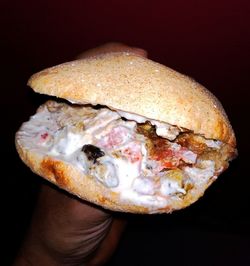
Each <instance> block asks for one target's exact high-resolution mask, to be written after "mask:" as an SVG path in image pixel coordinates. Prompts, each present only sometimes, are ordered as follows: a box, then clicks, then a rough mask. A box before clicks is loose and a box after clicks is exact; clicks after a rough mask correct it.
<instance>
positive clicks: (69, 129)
mask: <svg viewBox="0 0 250 266" xmlns="http://www.w3.org/2000/svg"><path fill="white" fill-rule="evenodd" d="M48 109H49V110H48ZM62 109H63V110H62ZM121 116H122V117H125V118H126V119H128V120H129V121H124V120H122V119H121ZM146 121H150V123H152V124H153V125H155V126H156V133H157V134H158V135H159V136H162V137H166V138H168V139H170V140H171V139H175V138H176V136H177V135H178V134H179V132H180V130H179V129H178V128H177V127H173V126H171V125H168V124H165V123H160V122H158V121H154V120H148V119H146V118H144V117H142V116H138V115H134V114H130V113H125V112H122V111H117V112H115V111H111V110H110V109H107V108H101V109H93V108H91V107H71V106H68V105H66V104H58V103H56V102H52V101H50V102H49V103H47V104H45V105H43V107H41V108H40V110H39V112H38V113H37V114H35V115H34V116H32V117H31V118H30V120H29V121H28V122H26V123H24V124H23V125H22V127H21V129H20V131H19V133H18V134H19V136H18V138H19V139H22V141H24V142H25V145H26V146H27V147H28V148H29V149H33V150H36V152H40V153H42V154H48V155H51V156H53V157H56V158H58V159H60V160H63V161H66V162H68V163H71V164H74V165H75V166H77V167H78V168H79V169H80V170H81V171H83V173H84V174H87V175H91V176H93V178H96V180H97V181H98V182H100V183H102V184H103V185H104V186H106V187H109V188H110V189H111V190H113V191H114V192H119V193H120V196H121V199H122V200H124V201H128V202H134V203H136V204H138V205H143V206H147V207H152V208H154V207H164V206H166V204H167V197H168V196H171V195H175V194H176V193H181V194H183V195H184V194H186V191H185V189H184V188H183V187H182V185H181V184H180V182H178V181H175V180H172V179H170V178H169V179H168V178H167V175H165V176H164V178H162V177H161V176H162V175H163V174H162V173H159V171H160V170H161V168H160V165H159V162H157V161H154V160H152V159H150V158H148V154H147V149H146V143H145V137H144V136H143V135H140V134H138V133H136V122H137V123H143V122H146ZM208 144H209V145H210V147H219V145H220V143H216V142H214V143H212V142H209V143H208ZM91 145H92V148H93V145H94V147H97V149H99V151H98V152H99V153H100V155H99V157H97V158H94V159H93V158H90V157H91V155H89V154H88V153H87V152H86V151H84V152H83V147H86V146H91ZM172 146H173V147H172V149H173V150H176V151H179V150H180V145H178V144H176V143H173V144H172ZM88 148H89V147H88ZM90 148H91V147H90ZM88 156H89V157H88ZM181 156H182V157H183V158H182V159H183V160H184V161H185V162H187V163H194V162H195V161H196V157H197V156H196V154H194V153H193V152H191V151H188V150H187V151H184V152H183V151H182V154H181ZM184 172H185V173H186V174H187V175H188V176H189V177H190V179H191V180H192V182H194V183H195V182H198V183H199V182H204V180H207V179H209V178H210V177H212V176H213V175H214V172H215V170H214V162H212V161H204V162H202V163H201V167H200V168H197V167H188V166H186V167H184ZM160 195H162V196H160Z"/></svg>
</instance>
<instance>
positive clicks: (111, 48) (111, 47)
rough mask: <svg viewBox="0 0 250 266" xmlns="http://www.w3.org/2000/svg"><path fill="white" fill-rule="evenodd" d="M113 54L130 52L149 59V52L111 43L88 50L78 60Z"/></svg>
mask: <svg viewBox="0 0 250 266" xmlns="http://www.w3.org/2000/svg"><path fill="white" fill-rule="evenodd" d="M111 52H128V53H133V54H136V55H139V56H142V57H147V51H146V50H144V49H141V48H138V47H131V46H128V45H126V44H123V43H118V42H110V43H106V44H103V45H100V46H98V47H96V48H93V49H90V50H87V51H85V52H83V53H81V54H79V55H78V56H77V57H76V59H83V58H87V57H91V56H96V55H99V54H105V53H111Z"/></svg>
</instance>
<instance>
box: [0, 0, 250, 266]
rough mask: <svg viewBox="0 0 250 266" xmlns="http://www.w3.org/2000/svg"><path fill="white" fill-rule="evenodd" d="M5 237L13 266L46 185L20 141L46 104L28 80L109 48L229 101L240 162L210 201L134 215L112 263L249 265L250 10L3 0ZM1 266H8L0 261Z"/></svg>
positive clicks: (241, 5) (191, 4)
mask: <svg viewBox="0 0 250 266" xmlns="http://www.w3.org/2000/svg"><path fill="white" fill-rule="evenodd" d="M0 30H1V31H0V33H1V35H0V52H1V61H0V66H1V110H0V114H1V137H2V139H1V140H2V141H1V148H2V149H1V151H2V152H1V157H2V158H1V176H2V178H1V196H2V201H1V202H2V208H1V220H2V226H1V232H2V234H1V235H2V236H1V240H2V243H3V246H2V247H4V248H2V251H3V254H2V256H1V257H2V262H3V265H8V264H10V262H11V261H12V259H13V257H14V256H15V253H16V251H17V249H18V246H19V245H20V241H21V239H22V237H23V234H24V232H25V229H26V228H27V226H28V223H29V220H30V216H31V213H32V209H33V207H34V205H35V199H36V194H37V190H38V187H39V184H40V182H41V179H40V178H39V177H37V176H35V175H34V174H32V173H31V172H30V170H29V169H28V168H27V167H26V166H25V165H24V164H22V162H21V161H20V159H19V158H18V156H17V153H16V151H15V146H14V134H15V132H16V131H17V130H18V128H19V126H20V125H21V123H22V122H23V121H25V120H27V119H28V117H29V116H30V115H31V114H33V113H34V112H35V110H36V108H37V107H38V106H39V104H41V103H43V102H44V101H45V98H46V97H42V96H40V95H35V94H34V93H33V92H32V91H31V90H30V89H29V88H28V87H27V86H26V82H27V79H28V78H29V76H30V75H31V74H33V73H34V72H36V71H38V70H41V69H43V68H45V67H48V66H51V65H55V64H57V63H61V62H64V61H67V60H71V59H72V58H73V57H74V56H75V55H77V54H78V53H80V52H82V51H84V50H86V49H88V48H92V47H95V46H97V45H100V44H102V43H105V42H108V41H120V42H124V43H126V44H129V45H133V46H138V47H142V48H144V49H146V50H147V51H148V52H149V56H150V58H152V59H153V60H156V61H159V62H161V63H163V64H166V65H168V66H170V67H172V68H174V69H176V70H178V71H180V72H183V73H185V74H187V75H190V76H192V77H194V78H195V79H196V80H197V81H199V82H200V83H202V84H203V85H204V86H206V87H207V88H209V89H210V90H211V91H212V92H213V93H214V94H215V95H216V96H217V97H218V98H219V99H220V101H221V102H222V104H223V106H224V108H225V110H226V112H227V113H228V116H229V118H230V120H231V122H232V125H233V128H234V129H235V132H236V137H237V141H238V150H239V157H238V158H237V159H236V160H235V161H233V162H232V164H231V166H230V168H229V169H228V170H227V171H226V172H225V173H224V174H223V175H221V176H220V178H219V179H218V181H217V182H215V183H214V184H213V185H212V187H211V188H209V189H208V190H207V192H206V194H205V196H204V197H203V198H201V199H200V200H199V201H198V202H197V203H195V204H193V205H192V206H191V207H189V208H187V209H185V210H182V211H178V212H175V213H173V214H171V215H153V216H140V215H127V218H128V219H129V221H130V223H129V226H128V228H127V231H126V233H125V234H124V236H123V239H122V240H121V243H120V246H119V248H118V250H117V252H116V253H115V255H114V257H113V258H112V260H111V261H110V264H109V265H190V266H191V265H197V266H198V265H216V266H217V265H240V266H241V265H250V238H249V226H250V218H249V216H250V215H249V212H250V196H249V195H250V192H249V191H250V188H249V185H250V181H249V180H250V176H249V172H248V164H249V161H248V159H249V154H248V151H249V138H248V134H249V132H248V124H249V105H250V102H249V89H250V86H249V85H250V74H249V72H250V68H249V66H250V64H249V61H250V4H248V1H247V0H245V1H244V0H238V1H230V0H227V1H226V0H221V1H215V0H210V1H208V0H203V1H194V0H190V1H180V0H177V1H157V0H155V1H142V0H140V1H139V0H138V1H136V0H134V1H132V0H128V1H111V0H106V1H96V0H92V1H80V0H78V1H59V0H55V1H49V0H44V1H27V0H23V1H1V2H0ZM0 264H1V265H2V263H0Z"/></svg>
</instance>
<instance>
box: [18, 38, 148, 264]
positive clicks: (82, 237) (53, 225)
mask: <svg viewBox="0 0 250 266" xmlns="http://www.w3.org/2000/svg"><path fill="white" fill-rule="evenodd" d="M113 51H115V52H118V51H125V52H132V53H135V54H138V55H140V56H143V57H146V56H147V53H146V51H144V50H142V49H139V48H134V47H129V46H126V45H124V44H121V43H107V44H104V45H102V46H99V47H97V48H94V49H91V50H88V51H86V52H84V53H82V54H80V55H79V56H78V57H77V58H86V57H89V56H94V55H97V54H103V53H107V52H113ZM125 225H126V221H125V219H123V218H121V217H118V215H117V214H116V213H112V212H110V211H107V210H104V209H102V208H99V207H97V206H94V205H92V204H90V203H87V202H85V201H83V200H80V199H78V198H76V197H74V196H72V195H70V194H68V193H67V192H64V191H61V190H59V189H57V188H55V187H54V186H52V185H49V184H42V185H41V190H40V193H39V197H38V202H37V206H36V208H35V211H34V214H33V217H32V221H31V224H30V227H29V230H28V232H27V234H26V238H25V240H24V242H23V244H22V247H21V249H20V252H19V254H18V256H17V258H16V260H15V261H14V264H13V265H14V266H30V265H35V266H45V265H48V266H57V265H68V266H69V265H70V266H71V265H72V266H73V265H87V266H92V265H103V264H105V262H107V261H108V259H109V258H110V257H111V255H112V254H113V252H114V251H115V248H116V247H117V244H118V243H119V240H120V237H121V235H122V232H123V231H124V228H125Z"/></svg>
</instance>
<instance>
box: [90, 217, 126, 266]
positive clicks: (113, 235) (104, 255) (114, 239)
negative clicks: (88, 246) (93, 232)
mask: <svg viewBox="0 0 250 266" xmlns="http://www.w3.org/2000/svg"><path fill="white" fill-rule="evenodd" d="M126 224H127V221H126V220H125V219H123V218H114V219H113V222H112V225H111V228H110V231H109V232H108V234H107V235H106V237H105V238H104V240H103V241H102V243H101V244H100V246H99V248H98V249H97V250H96V252H95V254H94V256H93V257H92V258H91V259H90V260H89V262H88V263H87V266H96V265H104V264H105V263H106V262H107V261H108V260H109V259H110V257H111V256H112V254H113V253H114V251H115V249H116V248H117V245H118V243H119V241H120V238H121V236H122V233H123V232H124V230H125V227H126Z"/></svg>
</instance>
